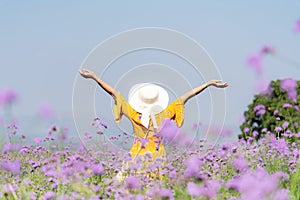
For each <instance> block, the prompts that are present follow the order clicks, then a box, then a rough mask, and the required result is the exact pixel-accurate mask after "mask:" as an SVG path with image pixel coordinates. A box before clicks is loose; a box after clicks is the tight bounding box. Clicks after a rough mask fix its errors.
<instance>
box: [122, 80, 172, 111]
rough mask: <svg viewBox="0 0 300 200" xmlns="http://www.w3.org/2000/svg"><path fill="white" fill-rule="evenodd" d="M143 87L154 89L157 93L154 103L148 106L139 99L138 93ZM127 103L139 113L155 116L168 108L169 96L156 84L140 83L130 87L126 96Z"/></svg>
mask: <svg viewBox="0 0 300 200" xmlns="http://www.w3.org/2000/svg"><path fill="white" fill-rule="evenodd" d="M145 86H151V87H154V88H155V89H156V90H157V91H158V98H157V100H156V101H155V102H154V103H151V104H148V103H145V102H143V101H142V100H141V99H140V98H139V91H141V90H142V89H143V88H144V87H145ZM128 103H129V104H130V106H131V107H132V108H133V109H134V110H136V111H137V112H139V113H149V114H157V113H159V112H161V111H162V110H164V109H165V108H166V107H167V106H168V104H169V94H168V92H167V91H166V90H165V89H164V88H162V87H160V86H158V85H156V84H152V83H140V84H136V85H134V86H132V87H131V89H130V91H129V94H128Z"/></svg>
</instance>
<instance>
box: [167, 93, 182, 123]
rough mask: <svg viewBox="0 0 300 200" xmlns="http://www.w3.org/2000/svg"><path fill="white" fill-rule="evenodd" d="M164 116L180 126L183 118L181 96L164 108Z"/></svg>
mask: <svg viewBox="0 0 300 200" xmlns="http://www.w3.org/2000/svg"><path fill="white" fill-rule="evenodd" d="M165 113H166V117H167V118H169V119H172V120H174V121H175V123H176V124H177V126H178V127H181V126H182V124H183V120H184V103H183V101H182V99H181V98H178V99H176V100H175V101H173V103H171V104H170V105H169V106H168V107H167V108H166V112H165Z"/></svg>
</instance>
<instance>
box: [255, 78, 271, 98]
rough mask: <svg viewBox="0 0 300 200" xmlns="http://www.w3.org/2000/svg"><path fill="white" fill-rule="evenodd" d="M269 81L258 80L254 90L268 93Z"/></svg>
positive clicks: (269, 88)
mask: <svg viewBox="0 0 300 200" xmlns="http://www.w3.org/2000/svg"><path fill="white" fill-rule="evenodd" d="M271 89H272V88H271V87H270V81H267V80H258V81H257V82H256V84H255V92H258V93H262V94H265V95H268V94H270V92H271V91H270V90H271Z"/></svg>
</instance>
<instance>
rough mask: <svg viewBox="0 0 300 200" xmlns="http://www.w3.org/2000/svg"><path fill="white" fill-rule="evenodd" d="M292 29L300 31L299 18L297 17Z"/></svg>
mask: <svg viewBox="0 0 300 200" xmlns="http://www.w3.org/2000/svg"><path fill="white" fill-rule="evenodd" d="M294 31H295V32H297V33H300V19H298V20H297V21H296V23H295V26H294Z"/></svg>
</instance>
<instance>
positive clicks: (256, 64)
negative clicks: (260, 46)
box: [247, 54, 263, 74]
mask: <svg viewBox="0 0 300 200" xmlns="http://www.w3.org/2000/svg"><path fill="white" fill-rule="evenodd" d="M247 64H248V65H249V67H251V68H252V69H253V70H254V71H255V72H256V73H257V74H260V73H262V70H263V65H262V56H261V55H260V54H254V55H250V56H248V58H247Z"/></svg>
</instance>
